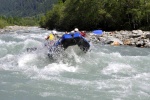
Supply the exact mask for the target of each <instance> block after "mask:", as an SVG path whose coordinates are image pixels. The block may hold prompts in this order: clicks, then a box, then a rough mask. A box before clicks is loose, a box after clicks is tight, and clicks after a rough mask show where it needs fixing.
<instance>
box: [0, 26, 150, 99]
mask: <svg viewBox="0 0 150 100" xmlns="http://www.w3.org/2000/svg"><path fill="white" fill-rule="evenodd" d="M50 32H51V31H48V30H44V29H41V28H37V27H30V28H28V29H21V30H15V31H10V32H6V33H5V34H0V48H1V49H0V80H1V81H0V99H2V100H26V99H32V100H48V99H49V100H51V99H52V100H53V99H54V100H83V99H85V100H99V99H101V98H103V100H130V99H132V100H141V99H142V100H149V98H150V90H149V88H150V69H149V66H150V62H149V61H150V51H149V49H147V48H135V47H123V46H121V47H113V46H109V45H102V44H93V45H92V48H91V51H90V52H87V53H82V52H81V50H80V49H79V48H78V47H76V46H75V47H69V48H68V49H67V50H66V51H65V53H64V55H63V56H62V57H60V59H56V60H51V59H49V57H48V56H47V52H48V50H47V49H45V48H44V43H45V40H44V37H45V36H47V35H48V34H49V33H50ZM32 47H37V48H38V49H37V50H36V51H33V52H27V51H26V49H27V48H32ZM58 58H59V57H58Z"/></svg>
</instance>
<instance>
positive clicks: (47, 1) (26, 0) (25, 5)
mask: <svg viewBox="0 0 150 100" xmlns="http://www.w3.org/2000/svg"><path fill="white" fill-rule="evenodd" d="M57 1H58V0H0V16H7V17H8V16H13V17H16V16H17V17H29V16H30V17H31V16H35V15H38V14H42V13H43V14H44V13H46V12H47V11H48V10H50V9H51V8H52V6H53V4H54V3H57Z"/></svg>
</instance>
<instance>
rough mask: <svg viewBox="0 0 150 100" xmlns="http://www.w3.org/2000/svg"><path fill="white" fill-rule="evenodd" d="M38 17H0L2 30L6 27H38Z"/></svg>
mask: <svg viewBox="0 0 150 100" xmlns="http://www.w3.org/2000/svg"><path fill="white" fill-rule="evenodd" d="M38 20H39V19H38V18H37V17H25V18H19V17H4V16H0V28H4V27H6V26H12V25H18V26H38V25H39V22H38Z"/></svg>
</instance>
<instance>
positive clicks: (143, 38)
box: [89, 30, 150, 48]
mask: <svg viewBox="0 0 150 100" xmlns="http://www.w3.org/2000/svg"><path fill="white" fill-rule="evenodd" d="M89 36H90V39H91V41H93V42H101V43H104V44H110V45H115V46H118V45H128V46H135V47H147V48H149V47H150V32H149V31H142V30H133V31H113V32H104V33H103V35H101V36H98V35H92V34H91V33H90V35H89Z"/></svg>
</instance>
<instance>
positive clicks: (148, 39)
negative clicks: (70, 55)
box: [0, 26, 150, 48]
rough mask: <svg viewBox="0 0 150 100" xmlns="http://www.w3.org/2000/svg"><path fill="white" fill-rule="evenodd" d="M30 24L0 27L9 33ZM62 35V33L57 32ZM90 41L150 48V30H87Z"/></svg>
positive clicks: (1, 31) (25, 28) (0, 31)
mask: <svg viewBox="0 0 150 100" xmlns="http://www.w3.org/2000/svg"><path fill="white" fill-rule="evenodd" d="M30 28H33V27H28V26H8V27H6V28H4V29H0V33H7V32H11V31H17V30H28V31H29V30H30ZM57 35H59V36H58V37H60V36H61V35H62V34H57ZM86 38H87V39H88V40H89V41H92V42H94V43H103V44H110V45H114V46H119V45H128V46H134V47H145V48H150V31H142V30H133V31H113V32H105V31H104V32H103V34H102V35H94V34H93V33H92V32H87V37H86Z"/></svg>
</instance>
